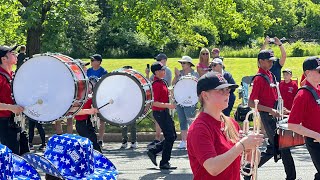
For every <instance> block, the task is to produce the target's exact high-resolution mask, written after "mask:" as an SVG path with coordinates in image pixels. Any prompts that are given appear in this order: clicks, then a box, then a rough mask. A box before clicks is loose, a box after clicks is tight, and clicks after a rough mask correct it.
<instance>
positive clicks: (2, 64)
mask: <svg viewBox="0 0 320 180" xmlns="http://www.w3.org/2000/svg"><path fill="white" fill-rule="evenodd" d="M16 48H17V46H15V47H12V48H10V47H7V46H0V141H1V144H3V145H6V146H7V147H8V148H9V149H11V150H12V152H13V153H15V154H18V155H21V154H23V153H24V152H21V150H22V149H20V148H21V147H20V142H19V141H20V137H19V134H20V132H21V128H20V127H18V125H17V124H16V123H15V122H14V119H13V118H14V114H13V113H16V114H18V113H22V112H23V110H24V109H23V107H21V106H19V105H14V104H13V103H14V102H13V99H12V96H11V92H12V91H11V85H10V80H12V75H13V71H12V66H13V65H14V64H17V56H16V55H15V53H14V52H13V51H14V50H15V49H16ZM27 144H28V142H27ZM27 149H28V150H26V151H29V147H28V148H27ZM23 151H24V150H23Z"/></svg>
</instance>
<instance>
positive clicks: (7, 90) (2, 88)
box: [0, 67, 14, 117]
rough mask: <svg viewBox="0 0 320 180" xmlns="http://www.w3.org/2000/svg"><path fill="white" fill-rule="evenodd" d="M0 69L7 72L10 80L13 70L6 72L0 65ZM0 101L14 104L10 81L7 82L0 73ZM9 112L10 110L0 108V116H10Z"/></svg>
mask: <svg viewBox="0 0 320 180" xmlns="http://www.w3.org/2000/svg"><path fill="white" fill-rule="evenodd" d="M0 71H1V72H3V73H5V74H7V75H8V76H9V77H10V79H11V80H12V75H13V72H11V73H8V72H7V71H6V70H4V69H3V68H2V67H0ZM0 103H5V104H14V102H13V99H12V97H11V85H10V83H8V81H7V79H6V78H5V77H4V76H3V75H0ZM11 114H12V112H11V111H3V110H0V117H10V116H11Z"/></svg>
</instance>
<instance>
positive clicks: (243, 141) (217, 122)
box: [187, 72, 263, 180]
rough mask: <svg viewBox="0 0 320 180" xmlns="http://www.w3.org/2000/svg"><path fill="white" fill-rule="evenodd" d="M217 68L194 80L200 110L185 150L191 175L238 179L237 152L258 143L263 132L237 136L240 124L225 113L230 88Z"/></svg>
mask: <svg viewBox="0 0 320 180" xmlns="http://www.w3.org/2000/svg"><path fill="white" fill-rule="evenodd" d="M237 87H238V85H236V84H228V83H227V81H226V80H225V79H224V78H223V76H222V75H221V74H219V73H217V72H209V73H206V74H205V75H203V76H202V77H201V78H200V79H199V81H198V84H197V93H198V96H199V101H200V103H201V109H200V114H199V115H198V117H197V118H196V119H195V121H194V122H193V123H192V125H191V126H190V128H189V131H188V138H187V141H188V144H187V150H188V155H189V160H190V165H191V169H192V172H193V175H194V179H195V180H197V179H202V180H203V179H221V180H225V179H232V180H240V159H241V158H240V155H241V153H242V152H243V151H245V150H250V149H254V148H256V147H257V146H259V145H261V143H262V141H263V139H262V135H253V134H252V135H249V136H246V137H244V138H240V136H239V125H238V124H237V122H236V121H235V120H234V119H231V118H230V117H227V116H225V115H224V114H223V113H222V110H223V109H225V108H226V107H228V100H229V95H230V94H229V92H230V89H235V88H237Z"/></svg>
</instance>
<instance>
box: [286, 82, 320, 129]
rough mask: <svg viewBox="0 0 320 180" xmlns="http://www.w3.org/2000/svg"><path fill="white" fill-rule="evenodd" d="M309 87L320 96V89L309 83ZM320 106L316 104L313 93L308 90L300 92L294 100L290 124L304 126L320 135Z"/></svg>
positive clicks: (307, 83)
mask: <svg viewBox="0 0 320 180" xmlns="http://www.w3.org/2000/svg"><path fill="white" fill-rule="evenodd" d="M306 85H307V86H310V87H311V88H313V89H314V90H315V91H316V92H317V94H318V96H320V90H319V88H317V89H315V88H314V87H313V86H312V85H311V84H310V83H309V82H308V81H307V82H306ZM319 116H320V106H319V105H318V104H317V103H316V101H315V99H314V97H313V96H312V94H311V92H310V91H309V90H306V89H301V90H299V91H298V93H297V95H296V96H295V98H294V100H293V105H292V108H291V113H290V115H289V120H288V123H292V124H300V123H301V124H302V126H304V127H306V128H308V129H310V130H312V131H315V132H318V133H320V121H319Z"/></svg>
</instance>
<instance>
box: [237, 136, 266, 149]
mask: <svg viewBox="0 0 320 180" xmlns="http://www.w3.org/2000/svg"><path fill="white" fill-rule="evenodd" d="M240 142H241V143H242V144H243V145H244V147H245V150H248V149H255V148H257V147H259V146H261V145H262V142H263V134H249V135H248V136H246V137H244V138H242V139H241V140H240Z"/></svg>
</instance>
